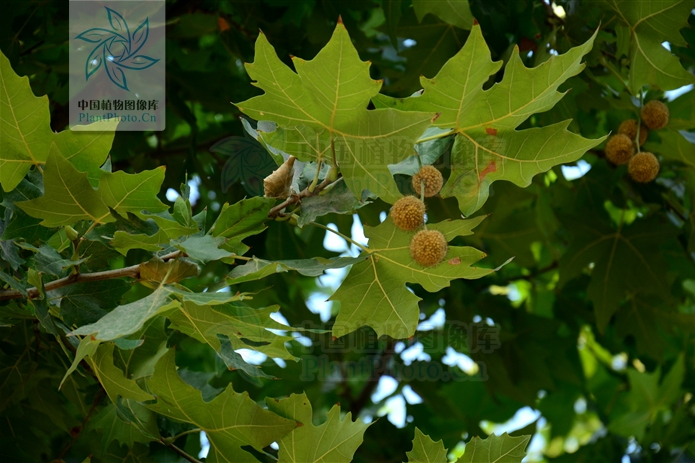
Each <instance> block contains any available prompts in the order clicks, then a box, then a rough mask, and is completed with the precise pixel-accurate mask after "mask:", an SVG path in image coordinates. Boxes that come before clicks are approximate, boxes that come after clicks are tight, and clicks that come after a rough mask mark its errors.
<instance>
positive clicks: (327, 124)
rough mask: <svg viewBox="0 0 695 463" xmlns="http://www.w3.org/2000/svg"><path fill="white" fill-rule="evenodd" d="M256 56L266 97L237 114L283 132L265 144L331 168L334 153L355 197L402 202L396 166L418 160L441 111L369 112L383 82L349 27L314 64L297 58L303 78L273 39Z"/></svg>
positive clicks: (254, 68)
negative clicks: (416, 146) (421, 140)
mask: <svg viewBox="0 0 695 463" xmlns="http://www.w3.org/2000/svg"><path fill="white" fill-rule="evenodd" d="M255 51H256V52H255V58H254V62H253V63H252V64H247V65H246V69H247V72H248V73H249V75H250V76H251V78H252V79H254V80H255V84H254V85H256V86H257V87H260V88H261V89H262V90H264V91H265V93H264V94H263V95H260V96H257V97H254V98H251V99H249V100H247V101H245V102H242V103H239V104H238V105H237V106H238V107H239V109H240V110H241V111H243V112H244V113H246V114H248V115H249V116H251V117H253V118H254V119H256V120H270V121H273V122H275V123H277V124H278V126H279V127H277V129H276V130H275V131H274V132H261V131H259V132H258V136H259V140H262V142H263V143H266V144H268V145H271V146H272V147H273V148H275V149H278V150H281V151H284V152H286V153H288V154H291V155H294V156H296V157H297V159H299V160H300V161H317V160H318V159H322V160H323V161H325V162H329V163H331V162H332V159H331V158H330V157H329V156H328V154H329V152H331V151H334V152H335V157H336V161H337V163H338V166H339V167H340V171H341V173H342V174H343V178H344V179H345V183H346V185H347V186H348V188H349V189H350V190H351V191H352V192H353V194H354V195H355V197H357V198H361V196H362V191H363V190H365V189H366V190H369V191H370V192H372V193H374V194H375V195H377V196H379V197H380V198H382V199H383V200H384V201H386V202H389V203H393V202H394V201H396V200H397V199H398V198H399V197H400V196H401V195H400V192H399V191H398V187H397V186H396V183H395V181H394V180H393V177H392V176H391V174H390V172H389V170H388V164H396V163H398V162H400V161H401V160H403V159H404V158H406V157H407V156H409V155H410V154H412V151H413V148H412V146H413V143H414V142H415V140H417V138H418V137H420V135H422V133H423V132H424V130H425V129H426V128H427V127H428V126H429V125H430V122H431V120H432V119H433V117H434V116H435V113H436V111H435V110H429V111H428V112H412V113H406V112H402V111H396V110H393V109H377V110H372V111H369V110H367V105H368V104H369V100H370V99H371V98H373V97H374V96H376V94H377V93H378V92H379V89H380V88H381V82H380V81H375V80H372V79H371V77H370V76H369V63H367V62H363V61H361V60H360V58H359V56H358V54H357V50H356V49H355V47H354V46H353V45H352V42H351V41H350V37H349V35H348V33H347V30H346V29H345V26H344V25H343V24H342V22H339V23H338V25H337V26H336V28H335V31H334V32H333V35H332V37H331V40H330V41H329V42H328V44H327V45H326V46H325V47H324V48H323V49H322V50H321V51H320V52H319V53H318V55H316V57H315V58H314V59H312V60H311V61H304V60H302V59H299V58H296V57H295V58H293V62H294V66H295V68H296V70H297V72H296V73H295V72H293V71H292V70H291V69H289V68H288V67H287V66H286V65H285V64H283V63H282V61H280V59H279V58H278V57H277V55H276V53H275V50H274V49H273V47H272V46H271V45H270V43H269V42H268V40H267V39H266V37H265V35H263V34H261V35H260V36H259V37H258V40H257V41H256V50H255ZM331 154H332V153H331Z"/></svg>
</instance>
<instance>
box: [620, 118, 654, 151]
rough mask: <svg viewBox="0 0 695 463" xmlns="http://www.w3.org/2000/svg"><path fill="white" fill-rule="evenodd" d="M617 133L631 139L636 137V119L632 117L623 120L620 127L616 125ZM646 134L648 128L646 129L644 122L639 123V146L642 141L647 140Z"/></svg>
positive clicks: (647, 133)
mask: <svg viewBox="0 0 695 463" xmlns="http://www.w3.org/2000/svg"><path fill="white" fill-rule="evenodd" d="M618 133H621V134H623V135H627V138H629V139H630V140H632V141H635V138H636V137H637V121H636V120H634V119H628V120H626V121H623V122H622V124H620V127H618ZM648 135H649V130H648V129H647V127H645V125H644V124H641V125H640V128H639V145H640V146H642V145H644V142H645V141H647V136H648Z"/></svg>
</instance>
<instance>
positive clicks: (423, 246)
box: [410, 230, 448, 267]
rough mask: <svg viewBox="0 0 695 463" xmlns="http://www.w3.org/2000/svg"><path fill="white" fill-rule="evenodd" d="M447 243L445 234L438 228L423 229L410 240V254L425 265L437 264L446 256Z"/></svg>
mask: <svg viewBox="0 0 695 463" xmlns="http://www.w3.org/2000/svg"><path fill="white" fill-rule="evenodd" d="M447 248H448V246H447V243H446V238H445V237H444V235H443V234H442V233H441V232H439V231H437V230H422V231H419V232H417V233H416V234H415V236H413V239H412V240H411V241H410V256H411V257H412V258H413V260H414V261H415V262H417V263H418V264H420V265H422V266H424V267H432V266H433V265H437V264H438V263H440V262H441V261H443V260H444V257H446V251H447Z"/></svg>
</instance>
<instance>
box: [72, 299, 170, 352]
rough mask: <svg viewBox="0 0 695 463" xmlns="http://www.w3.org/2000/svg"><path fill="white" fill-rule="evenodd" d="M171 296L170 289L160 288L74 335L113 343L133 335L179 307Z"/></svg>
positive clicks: (80, 329)
mask: <svg viewBox="0 0 695 463" xmlns="http://www.w3.org/2000/svg"><path fill="white" fill-rule="evenodd" d="M170 295H171V291H170V290H169V289H168V288H166V287H164V286H160V287H159V288H158V289H156V290H155V291H154V292H153V293H152V294H150V295H149V296H147V297H144V298H142V299H138V300H137V301H135V302H131V303H129V304H125V305H121V306H118V307H116V308H115V309H113V310H112V311H111V312H109V313H107V314H106V315H104V316H103V317H101V318H100V319H99V321H97V322H96V323H92V324H90V325H84V326H81V327H79V328H78V329H76V330H75V331H73V332H72V334H73V335H75V336H76V335H81V336H86V335H93V338H94V339H96V340H99V341H113V340H115V339H118V338H122V337H124V336H128V335H131V334H133V333H135V332H136V331H138V330H140V329H141V328H142V327H143V325H144V324H145V322H146V321H147V320H149V319H150V318H152V317H154V316H155V315H157V314H159V313H163V312H166V311H168V310H173V309H175V308H176V307H178V306H179V302H178V301H176V300H172V299H171V298H170Z"/></svg>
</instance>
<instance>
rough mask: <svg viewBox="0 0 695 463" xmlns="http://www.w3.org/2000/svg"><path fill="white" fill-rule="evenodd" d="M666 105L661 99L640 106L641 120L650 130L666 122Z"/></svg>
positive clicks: (659, 127)
mask: <svg viewBox="0 0 695 463" xmlns="http://www.w3.org/2000/svg"><path fill="white" fill-rule="evenodd" d="M668 118H669V112H668V106H666V105H665V104H663V103H662V102H661V101H658V100H652V101H650V102H649V103H647V104H646V105H644V107H643V108H642V122H644V125H646V126H647V127H649V128H650V129H652V130H659V129H663V128H664V127H666V124H668Z"/></svg>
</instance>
